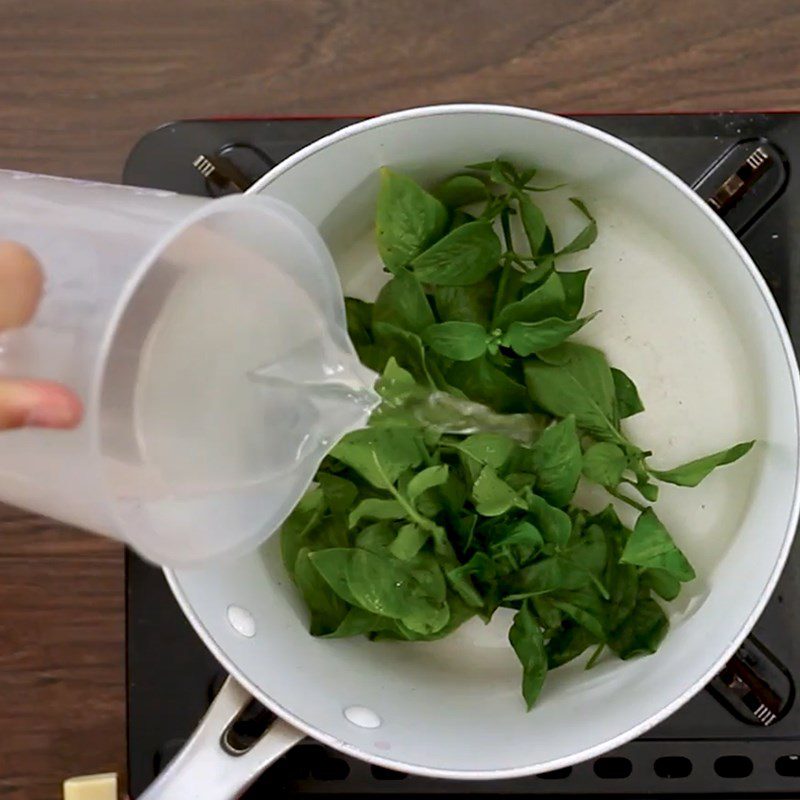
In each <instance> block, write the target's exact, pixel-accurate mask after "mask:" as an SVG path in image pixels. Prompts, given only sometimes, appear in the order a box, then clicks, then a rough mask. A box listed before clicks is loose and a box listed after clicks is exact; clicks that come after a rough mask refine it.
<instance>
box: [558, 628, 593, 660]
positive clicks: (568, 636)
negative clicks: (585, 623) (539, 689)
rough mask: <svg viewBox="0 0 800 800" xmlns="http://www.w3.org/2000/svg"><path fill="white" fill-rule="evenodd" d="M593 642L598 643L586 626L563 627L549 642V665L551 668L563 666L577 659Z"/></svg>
mask: <svg viewBox="0 0 800 800" xmlns="http://www.w3.org/2000/svg"><path fill="white" fill-rule="evenodd" d="M593 644H597V639H595V637H594V636H592V634H591V633H589V631H587V630H586V629H585V628H581V627H580V626H578V625H573V626H572V627H569V628H562V629H561V630H560V631H559V632H558V633H557V634H556V635H555V636H553V637H552V639H550V641H549V642H548V643H547V665H548V667H549V668H550V669H556V667H561V666H563V665H564V664H567V663H569V662H570V661H572V660H574V659H576V658H577V657H578V656H579V655H580V654H581V653H583V652H585V651H586V650H587V648H589V647H591V646H592V645H593Z"/></svg>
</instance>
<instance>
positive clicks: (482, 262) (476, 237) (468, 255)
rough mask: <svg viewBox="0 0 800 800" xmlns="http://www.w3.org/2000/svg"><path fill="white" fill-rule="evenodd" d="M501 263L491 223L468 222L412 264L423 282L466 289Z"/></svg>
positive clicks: (416, 274) (497, 243) (498, 246)
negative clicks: (464, 287) (465, 287)
mask: <svg viewBox="0 0 800 800" xmlns="http://www.w3.org/2000/svg"><path fill="white" fill-rule="evenodd" d="M499 261H500V240H499V239H498V238H497V234H496V233H495V232H494V230H493V229H492V226H491V224H490V223H488V222H486V221H483V220H480V221H477V222H468V223H467V224H466V225H461V226H460V227H459V228H456V229H455V230H454V231H451V232H450V233H448V234H447V236H445V237H444V238H443V239H440V240H439V241H438V242H436V244H434V245H432V246H431V247H429V248H428V249H427V250H425V251H424V252H423V253H421V254H420V255H418V256H417V257H416V258H415V259H414V260H413V261H412V262H411V265H412V267H413V269H414V275H415V276H416V277H417V279H418V280H420V281H422V282H423V283H432V284H434V285H439V286H465V285H468V284H472V283H477V282H478V281H481V280H483V279H484V278H485V277H486V276H487V275H488V274H489V273H490V272H491V271H492V270H493V269H494V268H495V267H496V266H497V264H498V262H499Z"/></svg>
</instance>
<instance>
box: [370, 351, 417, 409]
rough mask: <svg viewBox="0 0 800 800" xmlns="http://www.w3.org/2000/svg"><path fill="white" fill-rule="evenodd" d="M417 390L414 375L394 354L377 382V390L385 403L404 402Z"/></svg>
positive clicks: (397, 403) (396, 403)
mask: <svg viewBox="0 0 800 800" xmlns="http://www.w3.org/2000/svg"><path fill="white" fill-rule="evenodd" d="M416 390H417V382H416V381H415V380H414V376H413V375H412V374H411V373H410V372H409V371H408V370H406V369H403V368H402V367H401V366H400V365H399V364H398V363H397V360H396V359H395V358H394V356H392V357H391V358H390V359H389V360H388V361H387V362H386V366H385V367H384V369H383V374H382V375H381V377H380V378H379V379H378V381H377V383H376V384H375V391H376V392H377V393H378V394H379V395H380V396H381V398H382V399H383V401H384V402H385V403H389V404H390V405H399V404H402V403H404V402H405V401H406V400H407V399H408V398H409V397H411V396H412V395H413V394H414V393H415V391H416Z"/></svg>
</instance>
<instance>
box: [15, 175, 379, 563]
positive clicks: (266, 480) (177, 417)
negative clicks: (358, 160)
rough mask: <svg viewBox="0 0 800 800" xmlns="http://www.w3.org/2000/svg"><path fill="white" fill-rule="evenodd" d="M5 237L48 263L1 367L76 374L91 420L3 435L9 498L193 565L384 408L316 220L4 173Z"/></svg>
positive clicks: (245, 202)
mask: <svg viewBox="0 0 800 800" xmlns="http://www.w3.org/2000/svg"><path fill="white" fill-rule="evenodd" d="M0 238H3V239H5V238H7V239H14V240H16V241H19V242H21V243H23V244H25V245H27V246H28V247H30V249H31V250H32V251H33V252H34V253H35V254H36V256H37V257H38V258H39V259H40V261H41V262H42V265H43V268H44V271H45V278H46V282H45V290H44V294H43V297H42V301H41V303H40V306H39V309H38V311H37V313H36V315H35V317H34V319H33V321H32V322H31V324H30V325H28V326H26V327H25V328H20V329H16V330H13V331H7V332H4V333H2V334H0V376H3V377H31V378H46V379H50V380H56V381H60V382H63V383H65V384H66V385H68V386H70V387H71V388H72V389H73V390H74V391H76V392H77V393H78V395H79V396H80V397H81V398H82V400H83V402H84V406H85V417H84V421H83V423H82V424H81V425H80V426H79V427H78V428H77V429H75V430H73V431H66V432H61V431H50V430H47V431H44V430H33V429H25V430H16V431H9V432H5V433H3V434H2V441H1V442H0V498H2V499H3V500H4V501H6V502H9V503H12V504H15V505H19V506H22V507H25V508H28V509H31V510H33V511H37V512H40V513H43V514H47V515H49V516H51V517H55V518H57V519H60V520H63V521H65V522H69V523H71V524H74V525H78V526H80V527H83V528H86V529H89V530H92V531H95V532H99V533H104V534H107V535H110V536H113V537H115V538H118V539H121V540H123V541H125V542H127V543H128V544H130V545H131V546H133V547H134V548H135V549H136V550H138V551H139V552H140V553H142V554H143V555H144V556H146V557H147V558H150V559H152V560H154V561H157V562H159V563H161V564H166V565H169V566H178V565H191V564H192V563H197V562H200V561H204V560H207V559H211V558H214V557H216V556H220V555H223V554H226V553H228V554H231V555H233V554H237V553H241V552H243V551H246V550H248V549H251V548H253V547H254V546H255V545H256V544H258V543H259V542H260V541H262V540H263V539H265V538H266V537H267V536H268V535H269V534H270V533H271V532H272V531H273V530H275V529H276V528H277V527H278V526H279V525H280V523H281V522H282V521H283V519H284V518H285V517H286V516H287V514H288V513H289V512H290V511H291V509H292V507H293V506H294V504H295V503H296V502H297V500H298V499H299V497H300V496H301V495H302V493H303V491H304V490H305V489H306V488H307V486H308V484H309V483H310V481H311V478H312V477H313V474H314V472H315V470H316V467H317V466H318V465H319V462H320V460H321V459H322V457H323V456H324V454H325V453H326V452H327V451H328V450H329V449H330V447H331V446H332V444H333V443H334V442H335V441H336V440H337V439H338V438H340V437H341V436H342V435H343V434H344V433H346V432H347V431H349V430H352V429H354V428H356V427H360V426H361V425H362V424H364V422H365V421H366V418H367V416H368V414H369V411H370V410H371V408H372V407H373V406H374V401H375V396H374V395H373V393H372V392H371V385H372V382H373V380H374V376H373V375H372V373H370V372H369V371H368V370H366V369H365V368H363V367H361V366H360V364H359V363H358V360H357V357H356V355H355V352H354V350H353V347H352V344H351V343H350V340H349V338H348V337H347V333H346V324H345V314H344V304H343V300H342V294H341V287H340V285H339V280H338V277H337V274H336V269H335V266H334V264H333V261H332V258H331V256H330V254H329V252H328V250H327V249H326V247H325V245H324V243H323V241H322V239H321V238H320V236H319V234H318V233H317V231H316V230H315V229H314V227H313V226H312V225H311V224H310V223H309V222H308V221H307V220H306V219H305V218H304V217H303V216H302V215H300V214H299V213H298V212H297V211H295V210H294V209H292V208H290V207H289V206H287V205H285V204H284V203H281V202H279V201H277V200H274V199H271V198H265V197H263V196H254V197H239V196H237V197H228V198H223V199H218V200H211V201H208V200H202V199H199V198H193V197H186V196H181V195H176V194H173V193H170V192H161V191H152V190H144V189H135V188H129V187H122V186H113V185H107V184H99V183H87V182H82V181H73V180H66V179H61V178H52V177H47V176H40V175H29V174H25V173H15V172H3V171H0Z"/></svg>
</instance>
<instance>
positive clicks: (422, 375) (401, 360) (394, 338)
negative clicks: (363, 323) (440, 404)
mask: <svg viewBox="0 0 800 800" xmlns="http://www.w3.org/2000/svg"><path fill="white" fill-rule="evenodd" d="M372 330H373V334H374V336H375V341H376V342H377V343H378V344H379V345H380V346H381V348H383V351H384V353H385V355H386V359H387V361H386V362H385V363H384V364H383V365H381V368H380V369H379V370H377V371H378V372H382V371H383V370H384V368H385V365H386V363H388V359H389V358H390V357H394V358H395V360H396V361H397V363H398V364H399V365H400V366H401V367H403V368H404V369H406V370H408V371H409V372H410V373H411V374H412V375H413V376H414V380H416V381H417V383H420V384H422V385H423V386H425V385H427V386H430V387H431V388H433V387H434V386H435V384H434V381H433V378H432V377H431V374H430V371H429V370H428V364H427V361H426V358H425V347H424V345H423V344H422V339H420V338H419V336H417V334H416V333H412V332H411V331H406V330H403V329H402V328H399V327H397V325H392V324H391V323H390V322H376V323H375V324H374V325H373V328H372Z"/></svg>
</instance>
